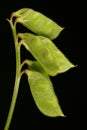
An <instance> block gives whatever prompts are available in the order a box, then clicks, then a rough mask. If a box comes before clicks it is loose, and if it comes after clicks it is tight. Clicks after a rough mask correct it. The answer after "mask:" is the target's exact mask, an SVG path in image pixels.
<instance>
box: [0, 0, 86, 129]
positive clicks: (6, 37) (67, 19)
mask: <svg viewBox="0 0 87 130" xmlns="http://www.w3.org/2000/svg"><path fill="white" fill-rule="evenodd" d="M24 7H27V8H33V9H35V10H37V11H39V12H42V13H43V14H45V15H47V16H48V17H50V18H51V19H53V20H54V21H56V22H57V23H58V24H59V25H61V26H62V27H65V29H64V30H63V31H62V32H61V34H60V36H59V37H58V38H56V39H55V40H54V42H55V44H56V46H58V48H59V49H60V50H61V51H62V52H63V53H64V54H65V55H66V56H67V57H68V58H69V59H70V61H71V62H72V63H74V64H75V65H78V66H77V67H76V68H73V69H71V70H69V71H67V72H66V73H63V74H61V75H57V76H56V77H53V78H51V79H52V81H53V84H54V89H55V92H56V95H57V96H58V98H59V101H60V105H61V107H62V110H63V112H64V113H65V115H66V116H67V117H66V118H61V117H56V118H50V117H46V116H44V115H43V114H42V113H41V112H40V111H39V110H38V109H37V107H36V105H35V103H34V101H33V98H32V95H31V93H30V90H29V86H28V83H27V77H26V76H25V75H24V76H23V77H22V80H21V83H20V89H19V94H18V98H17V102H16V107H15V111H14V115H13V118H12V122H11V125H10V130H20V129H22V130H26V129H27V130H28V129H38V130H41V129H48V130H49V129H53V130H54V129H59V130H61V129H69V130H71V129H75V128H76V129H79V128H81V124H82V123H81V122H82V119H84V118H82V117H81V116H82V115H84V113H85V110H84V111H83V110H82V108H83V107H84V105H85V103H84V102H83V96H82V95H83V92H84V91H83V90H84V84H82V79H83V78H82V77H81V76H82V69H81V67H82V63H84V62H83V61H84V55H85V43H84V42H82V41H81V37H82V33H83V32H82V28H84V23H83V21H84V19H83V12H82V8H83V5H82V3H80V2H78V3H76V2H74V1H73V0H72V1H71V0H70V2H64V1H62V0H61V2H60V1H59V2H58V1H57V0H53V1H51V0H42V1H41V0H24V1H22V0H15V1H13V0H12V1H5V0H3V1H1V2H0V130H3V127H4V124H5V121H6V117H7V113H8V110H9V106H10V102H11V96H12V92H13V86H14V79H15V49H14V43H13V38H12V33H11V30H10V26H9V23H8V22H7V21H6V19H7V18H9V17H10V15H11V13H12V12H14V11H17V10H18V9H20V8H24ZM18 30H19V31H20V32H25V31H27V29H25V28H24V27H22V26H21V25H19V27H18ZM29 56H30V59H32V56H31V55H30V54H28V52H27V51H26V50H25V49H24V48H23V47H22V60H23V59H25V58H29ZM83 76H84V75H83ZM84 77H85V76H84ZM84 95H85V94H84ZM84 98H85V97H84ZM82 106H83V107H82Z"/></svg>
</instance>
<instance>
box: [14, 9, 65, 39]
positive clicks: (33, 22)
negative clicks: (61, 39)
mask: <svg viewBox="0 0 87 130" xmlns="http://www.w3.org/2000/svg"><path fill="white" fill-rule="evenodd" d="M13 16H15V17H18V18H17V19H16V22H19V23H21V24H22V25H24V26H25V27H26V28H28V29H29V30H31V31H32V32H34V33H36V34H38V35H42V36H45V37H48V38H49V39H51V40H52V39H55V38H56V37H57V36H58V35H59V34H60V32H61V31H62V30H63V28H62V27H61V26H59V25H58V24H57V23H55V22H54V21H53V20H51V19H50V18H48V17H46V16H45V15H43V14H42V13H40V12H37V11H35V10H33V9H30V8H24V9H20V10H18V11H17V12H14V13H13Z"/></svg>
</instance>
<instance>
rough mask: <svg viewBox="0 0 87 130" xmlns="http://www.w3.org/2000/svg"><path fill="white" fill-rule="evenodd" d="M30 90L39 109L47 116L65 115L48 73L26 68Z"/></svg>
mask: <svg viewBox="0 0 87 130" xmlns="http://www.w3.org/2000/svg"><path fill="white" fill-rule="evenodd" d="M26 74H27V76H28V82H29V86H30V91H31V93H32V96H33V98H34V101H35V103H36V105H37V107H38V109H39V110H40V111H41V112H42V113H43V114H44V115H46V116H50V117H56V116H64V114H63V112H62V110H61V108H60V106H59V103H58V100H57V97H56V95H55V92H54V89H53V85H52V83H51V80H50V78H49V76H48V75H44V74H42V73H41V72H38V71H35V70H33V71H29V70H26Z"/></svg>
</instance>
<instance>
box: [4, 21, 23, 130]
mask: <svg viewBox="0 0 87 130" xmlns="http://www.w3.org/2000/svg"><path fill="white" fill-rule="evenodd" d="M8 21H9V23H10V26H11V29H12V33H13V38H14V43H15V53H16V77H15V84H14V90H13V95H12V101H11V105H10V109H9V113H8V117H7V120H6V124H5V127H4V130H8V129H9V127H10V124H11V120H12V116H13V112H14V108H15V104H16V99H17V95H18V90H19V84H20V79H21V70H20V68H21V67H20V66H21V61H20V58H21V57H20V45H19V44H18V39H17V37H16V27H15V26H14V25H13V23H12V20H8Z"/></svg>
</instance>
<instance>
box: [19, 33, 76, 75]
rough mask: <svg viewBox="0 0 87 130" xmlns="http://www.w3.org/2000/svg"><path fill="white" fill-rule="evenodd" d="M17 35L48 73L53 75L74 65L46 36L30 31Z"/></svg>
mask: <svg viewBox="0 0 87 130" xmlns="http://www.w3.org/2000/svg"><path fill="white" fill-rule="evenodd" d="M19 37H20V38H22V40H23V41H22V42H23V45H24V46H25V47H26V49H27V50H28V51H30V52H31V54H32V55H33V56H34V57H35V58H36V59H37V61H38V62H39V63H40V64H41V66H42V67H43V68H44V69H45V71H46V72H47V73H48V74H49V75H51V76H55V75H57V74H58V73H63V72H65V71H67V70H69V69H70V68H72V67H74V65H73V64H72V63H71V62H70V61H69V60H68V59H67V58H66V57H65V56H64V54H63V53H62V52H61V51H60V50H59V49H58V48H57V47H56V46H55V45H54V43H53V42H52V41H51V40H49V39H48V38H46V37H43V36H36V35H33V34H30V33H24V34H19Z"/></svg>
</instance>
